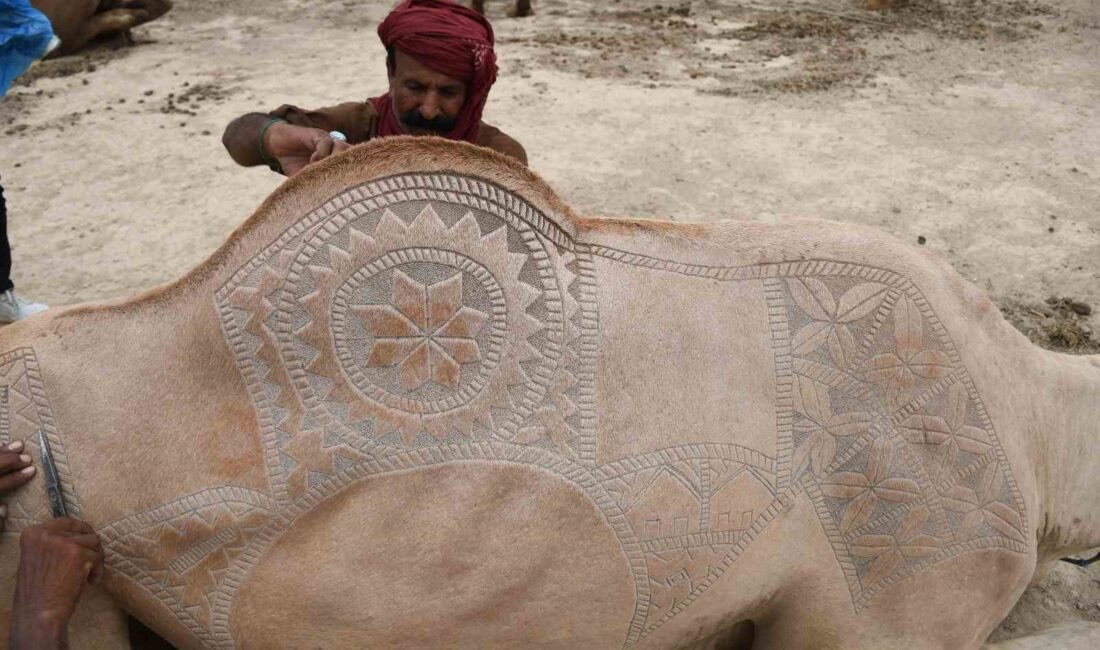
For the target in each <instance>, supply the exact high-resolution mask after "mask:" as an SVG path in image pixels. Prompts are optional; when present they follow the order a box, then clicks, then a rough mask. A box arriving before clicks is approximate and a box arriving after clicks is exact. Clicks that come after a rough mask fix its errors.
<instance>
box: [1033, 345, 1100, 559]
mask: <svg viewBox="0 0 1100 650" xmlns="http://www.w3.org/2000/svg"><path fill="white" fill-rule="evenodd" d="M1047 361H1048V363H1047V365H1046V368H1047V372H1046V376H1044V377H1043V378H1042V381H1043V382H1044V385H1045V387H1046V391H1047V393H1048V395H1049V396H1050V398H1049V399H1045V400H1042V401H1043V402H1045V403H1046V404H1048V405H1049V411H1047V412H1046V413H1043V414H1041V417H1040V422H1038V424H1037V427H1036V430H1035V432H1034V436H1035V440H1034V442H1035V444H1034V448H1033V462H1034V463H1035V473H1036V478H1037V480H1038V486H1039V490H1040V493H1039V494H1040V508H1041V512H1040V515H1041V517H1040V519H1039V520H1038V521H1037V525H1038V541H1039V560H1040V562H1042V561H1048V560H1053V559H1056V558H1059V557H1064V556H1066V555H1069V554H1076V553H1081V552H1083V551H1087V550H1088V549H1091V548H1096V547H1100V454H1098V453H1097V450H1098V449H1100V357H1066V356H1060V355H1059V356H1054V355H1051V357H1050V358H1049V359H1047Z"/></svg>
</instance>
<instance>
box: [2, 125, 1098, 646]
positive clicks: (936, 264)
mask: <svg viewBox="0 0 1100 650" xmlns="http://www.w3.org/2000/svg"><path fill="white" fill-rule="evenodd" d="M1098 394H1100V357H1069V356H1064V355H1059V354H1055V353H1052V352H1047V351H1044V350H1040V349H1039V348H1037V347H1034V346H1032V345H1031V344H1030V343H1029V342H1028V341H1027V339H1026V338H1025V337H1024V336H1022V335H1021V334H1019V333H1018V332H1017V331H1016V330H1014V329H1013V328H1012V327H1011V326H1010V325H1009V324H1008V323H1007V322H1006V321H1005V320H1004V319H1003V317H1002V316H1001V315H1000V313H999V312H998V310H997V309H996V307H995V306H994V305H993V303H992V302H991V301H990V300H989V299H988V298H987V297H986V296H985V295H984V294H983V293H982V292H981V291H980V290H978V289H977V288H975V287H974V286H973V285H971V284H969V283H968V282H967V281H965V280H964V279H963V278H962V277H960V276H959V275H958V274H957V273H956V272H955V271H953V270H952V269H951V268H950V267H949V266H948V265H947V264H946V263H945V262H944V261H943V260H941V259H939V258H937V257H935V256H933V255H931V254H929V253H928V252H926V251H924V250H921V249H918V248H916V247H915V246H911V245H908V244H904V243H902V242H900V241H898V240H896V239H894V238H892V237H890V236H887V235H885V234H884V233H881V232H879V231H876V230H872V229H869V228H864V227H859V226H855V225H852V224H838V223H830V222H825V221H815V220H792V221H788V222H783V223H766V224H765V223H754V222H737V221H728V222H720V223H708V224H702V223H677V222H665V221H650V220H638V219H629V218H581V217H578V216H577V215H575V214H574V213H573V212H572V211H571V210H570V209H569V207H568V206H567V205H566V204H565V203H564V202H562V201H561V200H560V199H559V198H558V197H557V196H556V195H555V194H554V192H553V191H552V190H551V189H550V188H549V187H548V186H547V184H546V183H545V182H544V181H542V180H541V179H540V178H539V177H538V176H536V175H535V174H534V173H532V172H531V171H529V170H528V169H527V168H526V167H524V166H523V165H521V164H519V163H516V162H514V161H512V160H510V159H508V158H506V157H504V156H501V155H499V154H496V153H494V152H492V151H489V150H487V149H480V148H477V147H474V146H472V145H467V144H464V143H456V142H449V141H445V140H441V139H436V138H409V137H399V138H385V139H382V140H378V141H372V142H369V143H366V144H364V145H360V146H357V147H354V148H352V149H351V150H349V151H348V152H346V153H343V154H340V155H338V156H335V157H333V158H331V159H328V160H325V161H323V162H321V163H319V164H317V165H314V166H311V167H308V168H306V169H305V170H304V171H303V172H302V173H300V174H298V175H296V176H295V177H293V178H291V179H289V180H288V181H286V182H285V183H284V184H283V185H282V186H281V187H279V188H278V189H277V190H276V191H275V192H274V193H273V194H272V195H271V196H270V197H269V198H268V199H267V200H266V201H265V202H264V203H263V204H262V205H261V206H260V207H259V209H258V210H257V211H256V212H255V213H254V214H253V215H252V216H251V218H249V219H248V220H247V221H246V222H245V223H244V224H243V225H242V226H241V227H240V228H239V229H238V230H237V231H236V232H234V233H233V234H232V235H231V236H230V238H229V239H228V241H226V243H225V244H224V245H223V246H222V247H221V248H220V249H218V250H217V251H216V252H215V253H214V254H213V255H212V256H211V257H210V258H209V259H207V260H206V261H205V262H204V263H202V264H201V265H199V266H198V267H197V268H195V269H194V270H192V271H191V272H189V273H187V274H186V275H185V276H183V277H182V278H180V279H179V280H177V281H174V282H170V283H167V284H165V285H163V286H160V287H157V288H154V289H152V290H150V291H147V292H145V293H142V294H140V295H137V296H135V297H132V298H126V299H119V300H112V301H106V302H100V303H93V304H87V305H78V306H74V307H67V308H58V309H52V310H50V311H48V312H46V313H44V314H42V315H39V316H36V317H34V318H31V319H28V320H26V321H23V322H19V323H15V324H14V325H11V326H9V327H6V328H4V329H3V330H0V442H3V441H6V440H9V439H20V440H24V441H25V443H26V444H27V446H28V448H29V449H30V450H31V452H30V453H32V455H35V457H36V458H38V456H39V455H40V451H39V449H38V444H37V432H38V431H42V432H44V434H45V436H46V437H47V439H48V441H49V443H50V447H51V448H52V452H53V455H54V459H55V462H56V465H57V467H58V470H59V474H60V478H61V484H62V488H63V492H64V496H65V503H66V505H67V507H68V510H69V512H70V513H73V514H74V515H75V516H77V517H80V518H83V519H84V520H86V521H88V522H89V523H91V524H92V525H93V526H94V527H95V528H96V529H97V531H98V532H99V534H100V536H101V539H102V541H103V545H104V548H105V551H106V558H107V559H106V568H105V575H104V577H103V581H102V585H101V586H102V588H103V589H104V590H105V592H106V594H108V597H109V601H108V600H106V598H107V597H103V598H93V599H92V600H91V601H90V602H89V603H85V604H84V608H83V610H82V613H81V614H79V616H83V618H81V619H80V622H78V623H74V626H73V635H74V643H73V647H125V646H124V645H123V644H122V642H121V641H114V642H108V641H105V640H103V639H105V638H107V637H108V636H109V635H111V634H114V633H117V632H118V629H119V627H120V626H121V623H120V622H119V621H120V620H121V619H120V618H118V617H117V616H115V615H114V614H111V611H112V610H110V607H112V606H113V607H117V608H119V609H120V610H125V611H126V612H129V613H131V614H132V615H133V616H135V617H137V618H138V619H140V620H141V621H143V622H144V623H145V624H146V625H148V626H149V627H150V628H152V629H153V630H155V631H157V632H158V633H159V634H160V635H162V636H163V637H165V638H166V639H167V640H168V641H170V642H171V643H173V644H174V645H175V646H177V647H179V648H183V649H198V648H217V649H221V648H306V647H311V648H312V647H323V648H334V649H339V648H363V647H371V648H391V647H392V648H438V647H447V648H488V647H493V648H514V647H546V648H626V649H634V648H636V649H638V650H643V649H650V648H686V647H696V648H703V647H719V646H721V647H741V648H744V647H750V644H751V647H752V648H764V649H770V648H824V649H828V648H846V649H861V648H907V649H920V648H958V649H974V648H979V647H981V645H982V643H983V641H984V639H986V637H987V636H988V635H989V633H990V632H991V631H992V630H993V629H994V627H995V626H996V625H997V623H998V622H999V621H1000V620H1002V619H1003V618H1004V617H1005V615H1006V614H1007V613H1008V612H1009V610H1010V609H1011V607H1012V606H1013V604H1014V603H1015V602H1016V600H1017V599H1018V598H1019V596H1020V594H1021V593H1022V592H1023V590H1024V588H1025V587H1026V586H1027V584H1028V582H1029V581H1030V580H1032V578H1033V577H1034V576H1036V575H1041V574H1042V572H1043V571H1044V569H1045V567H1048V566H1049V565H1050V563H1051V562H1053V561H1055V560H1056V559H1057V558H1060V557H1063V556H1066V555H1072V554H1078V553H1083V552H1085V551H1087V550H1088V549H1090V548H1093V547H1096V546H1100V502H1098V501H1097V500H1096V499H1095V490H1096V483H1097V481H1098V480H1100V460H1097V458H1098V457H1097V455H1096V454H1094V453H1093V450H1094V449H1095V448H1096V445H1097V444H1098V443H1100V417H1098V416H1100V402H1098V400H1097V395H1098ZM41 474H42V473H41V472H39V475H41ZM8 508H9V513H10V520H9V526H8V530H7V531H6V532H5V533H4V534H3V536H0V581H5V580H6V581H7V582H5V583H4V584H5V585H6V586H7V587H8V588H9V591H8V592H7V593H9V594H10V593H11V591H10V587H11V584H10V582H11V576H12V574H13V572H14V570H15V562H16V559H15V558H16V555H17V553H16V546H17V540H16V534H17V533H18V531H19V530H21V529H23V528H25V527H27V526H28V525H31V524H32V523H33V522H35V521H42V520H44V519H46V518H47V517H48V507H47V500H46V495H45V493H44V490H43V485H42V481H41V478H35V480H34V482H32V483H31V484H29V485H28V486H26V487H25V488H23V489H22V490H21V491H19V492H18V493H16V494H15V495H14V497H13V498H12V499H11V500H10V501H9V503H8ZM89 608H91V610H89ZM89 611H90V613H89ZM3 619H4V616H3V614H2V613H0V620H3ZM93 622H94V624H93ZM1071 632H1072V631H1071ZM1094 632H1095V630H1086V632H1085V633H1086V634H1092V633H1094ZM82 633H84V634H89V635H98V636H97V637H96V640H95V641H94V642H92V641H89V642H88V643H89V645H88V646H81V645H79V643H80V640H79V636H80V634H82ZM1069 633H1070V632H1065V631H1064V630H1063V631H1059V632H1057V634H1069ZM1050 638H1052V637H1050ZM95 643H101V644H102V645H98V646H97V645H95ZM112 643H113V644H112ZM1006 647H1007V646H1006ZM1011 647H1013V648H1018V647H1024V646H1020V645H1014V646H1011Z"/></svg>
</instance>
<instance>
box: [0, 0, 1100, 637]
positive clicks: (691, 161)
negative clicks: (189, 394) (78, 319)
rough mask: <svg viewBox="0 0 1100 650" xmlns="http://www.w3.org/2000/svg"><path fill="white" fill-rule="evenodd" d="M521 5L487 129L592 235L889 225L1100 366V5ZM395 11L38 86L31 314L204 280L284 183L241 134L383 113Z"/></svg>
mask: <svg viewBox="0 0 1100 650" xmlns="http://www.w3.org/2000/svg"><path fill="white" fill-rule="evenodd" d="M505 4H506V3H505V2H503V0H496V1H493V0H490V2H489V3H488V5H489V11H490V15H491V16H492V17H493V18H494V19H495V20H496V22H495V26H496V30H497V35H498V43H499V45H498V56H499V57H500V67H501V75H500V81H499V82H498V84H497V86H496V87H495V88H494V90H493V95H492V97H491V99H490V102H489V108H488V110H487V114H486V120H487V121H489V122H491V123H494V124H496V125H498V126H500V127H502V128H503V129H504V130H505V131H507V132H508V133H510V134H512V135H513V136H515V137H516V138H518V139H519V140H520V141H521V142H523V144H524V145H525V146H526V148H527V150H528V153H529V155H530V159H531V165H532V167H533V168H534V169H535V170H536V171H538V172H539V173H540V174H542V175H543V176H544V177H545V178H546V179H547V180H548V181H549V182H550V183H551V184H552V185H553V186H554V187H555V188H556V189H557V190H558V192H559V193H560V194H561V195H562V197H563V198H564V199H565V200H566V201H568V202H569V203H570V204H571V205H573V207H574V208H575V209H576V210H577V211H578V212H580V213H583V214H590V215H630V216H637V217H653V218H666V219H677V220H716V219H726V218H739V219H759V220H767V221H772V220H782V219H787V218H790V217H793V216H813V217H823V218H829V219H835V220H840V221H850V222H856V223H862V224H871V225H875V226H878V227H881V228H882V229H884V230H886V231H888V232H891V233H893V234H895V235H897V236H898V237H901V238H902V239H904V240H906V241H910V242H914V243H920V244H922V245H925V246H927V247H928V248H930V249H932V250H934V251H936V252H937V253H939V254H940V255H943V256H944V257H946V258H947V259H948V260H950V261H951V263H952V264H953V265H954V266H955V268H957V269H958V270H959V271H960V272H962V273H963V274H964V275H965V276H967V277H968V278H970V279H972V280H973V281H974V282H975V283H976V284H978V285H979V286H981V287H982V288H984V289H986V290H987V291H988V292H989V293H990V294H991V295H992V296H993V297H994V298H995V299H996V300H997V301H998V303H999V304H1000V305H1001V306H1002V308H1003V309H1004V310H1005V312H1006V314H1007V315H1008V316H1009V317H1010V319H1011V320H1013V322H1015V323H1016V324H1017V325H1018V326H1019V327H1021V329H1023V330H1024V331H1025V332H1028V333H1029V334H1030V335H1032V336H1033V338H1035V339H1036V340H1037V342H1040V343H1042V344H1045V345H1048V346H1051V347H1060V348H1073V351H1074V352H1094V353H1095V352H1097V351H1100V342H1098V341H1097V335H1096V333H1095V332H1096V331H1097V330H1098V329H1100V319H1098V317H1097V315H1095V314H1093V315H1092V316H1086V315H1084V312H1087V311H1089V306H1094V307H1097V308H1100V281H1098V279H1100V212H1098V206H1100V74H1098V72H1097V69H1098V68H1097V66H1098V63H1097V62H1098V61H1100V1H1098V0H1069V1H1065V2H1061V3H1058V4H1040V3H1037V2H1032V1H1031V0H941V1H936V0H912V3H911V4H910V5H909V6H908V7H907V8H905V9H903V10H900V11H897V12H892V13H889V14H873V13H867V12H862V11H858V10H855V9H854V8H853V7H854V0H814V1H805V2H797V1H793V0H760V1H759V2H745V3H740V2H725V1H723V2H718V1H717V0H695V1H690V2H689V1H687V0H660V2H646V1H642V0H608V1H601V2H588V1H583V0H536V3H535V7H536V11H537V12H538V13H537V15H536V16H534V17H532V18H527V19H506V18H504V16H503V14H504V9H505ZM388 5H389V2H358V1H354V0H238V1H234V2H230V1H228V0H177V2H176V9H175V10H174V11H173V12H172V13H171V14H169V15H168V16H167V17H166V18H164V19H162V20H160V21H157V22H155V23H152V24H150V25H148V26H145V27H143V28H141V29H139V30H137V31H136V32H135V34H134V36H135V38H136V40H137V45H136V46H134V47H132V48H125V49H111V48H99V49H97V50H95V51H93V52H91V53H89V54H86V55H82V56H80V57H71V58H68V59H62V60H57V61H50V62H47V63H45V64H43V65H42V66H40V67H39V68H37V69H36V70H34V71H33V73H32V74H31V75H29V76H28V77H27V78H25V79H24V80H23V82H22V83H21V84H20V85H17V86H16V87H15V88H13V90H12V91H11V92H10V93H9V95H8V97H7V98H6V99H5V100H3V101H2V102H0V133H3V136H2V138H0V175H2V176H3V180H4V187H5V188H6V190H7V195H8V203H9V211H10V216H9V220H10V232H11V238H12V241H13V244H14V247H15V272H14V277H15V281H16V283H17V285H18V287H19V290H20V292H21V293H22V294H24V295H26V296H28V297H31V298H34V299H36V300H44V301H47V302H50V303H51V304H69V303H75V302H81V301H86V300H94V299H100V298H106V297H112V296H118V295H124V294H128V293H132V292H134V291H136V290H138V289H142V288H146V287H149V286H151V285H154V284H157V283H160V282H164V281H166V280H170V279H172V278H175V277H176V276H178V275H179V274H181V273H183V272H185V271H186V270H187V269H188V268H190V267H192V266H193V265H195V264H196V263H198V262H199V261H200V260H202V259H203V258H204V257H205V256H206V255H208V254H209V253H210V252H211V251H213V250H214V248H215V247H216V246H218V245H219V244H220V243H221V242H222V241H223V240H224V238H225V237H226V235H227V234H228V233H229V232H230V231H231V230H232V229H233V228H234V227H236V226H237V225H238V224H239V223H240V222H241V221H242V220H243V219H244V218H245V217H246V216H247V215H248V214H249V213H250V212H251V210H252V209H253V208H254V207H255V206H256V205H258V204H259V202H260V201H261V200H262V199H263V198H264V197H265V196H266V195H267V194H268V193H269V192H270V191H271V190H272V189H273V188H275V187H276V186H277V185H278V183H279V182H280V180H281V177H278V176H275V175H274V174H271V173H269V172H267V171H266V170H262V169H241V168H238V167H236V166H235V165H234V164H233V163H232V161H230V159H229V158H228V156H227V155H225V153H224V151H223V149H222V147H221V143H220V140H219V138H220V135H221V131H222V129H223V128H224V126H225V124H226V123H227V122H228V121H229V120H230V119H232V118H233V117H235V116H236V115H238V114H240V113H243V112H246V111H251V110H257V109H270V108H274V107H276V106H278V105H279V104H281V103H284V102H289V103H296V104H299V105H303V106H319V105H325V104H329V103H335V102H338V101H345V100H349V99H362V98H365V97H367V96H369V95H374V94H379V93H381V92H382V91H383V90H384V83H385V81H384V75H383V72H384V67H383V51H382V49H381V47H380V46H379V45H378V42H377V38H376V36H375V34H374V26H375V25H376V24H377V21H378V20H379V19H380V18H381V17H382V16H383V15H384V14H385V12H386V11H387V9H388ZM1058 298H1068V299H1070V300H1057V299H1058ZM1048 299H1050V300H1049V301H1048ZM1097 576H1100V574H1098V573H1096V571H1095V570H1093V572H1091V573H1090V572H1088V571H1087V570H1083V569H1077V568H1075V567H1071V566H1069V565H1065V566H1062V567H1059V568H1058V569H1057V570H1056V572H1055V574H1054V575H1053V576H1052V577H1051V579H1049V580H1048V581H1047V582H1046V583H1044V584H1043V585H1040V586H1038V587H1036V588H1033V589H1032V590H1029V592H1028V593H1027V594H1025V597H1024V599H1023V600H1022V601H1021V605H1020V606H1019V607H1017V609H1016V611H1014V612H1013V614H1012V616H1011V617H1010V618H1009V619H1008V621H1006V623H1005V624H1004V626H1002V629H1001V630H999V631H998V632H997V634H996V636H995V638H1011V637H1013V636H1017V635H1022V634H1025V633H1028V632H1030V631H1032V630H1035V629H1039V628H1042V627H1046V626H1048V625H1050V624H1053V623H1055V622H1059V621H1065V620H1073V619H1081V618H1084V619H1090V620H1094V621H1100V579H1098V577H1097Z"/></svg>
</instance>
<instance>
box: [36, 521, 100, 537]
mask: <svg viewBox="0 0 1100 650" xmlns="http://www.w3.org/2000/svg"><path fill="white" fill-rule="evenodd" d="M42 527H43V528H45V529H46V530H48V531H50V532H51V533H72V534H73V535H95V529H94V528H92V527H91V526H89V525H88V524H86V523H84V522H83V521H80V520H79V519H73V518H72V517H58V518H57V519H51V520H49V521H47V522H46V523H44V524H42Z"/></svg>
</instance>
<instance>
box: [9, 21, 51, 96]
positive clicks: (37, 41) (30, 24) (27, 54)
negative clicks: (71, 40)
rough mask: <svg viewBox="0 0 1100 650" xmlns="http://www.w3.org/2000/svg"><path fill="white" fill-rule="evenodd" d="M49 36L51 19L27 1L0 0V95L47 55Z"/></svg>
mask: <svg viewBox="0 0 1100 650" xmlns="http://www.w3.org/2000/svg"><path fill="white" fill-rule="evenodd" d="M52 39H53V28H52V27H51V26H50V19H49V18H46V15H45V14H43V13H42V12H41V11H39V10H37V9H35V8H34V7H32V6H31V5H30V0H0V97H3V96H4V93H6V92H8V87H9V86H11V82H12V81H15V78H16V77H18V76H19V75H21V74H23V73H24V72H26V70H27V68H29V67H30V65H31V64H32V63H34V62H35V61H37V60H38V59H40V58H42V57H43V56H44V55H45V54H46V48H47V47H49V45H50V40H52Z"/></svg>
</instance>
